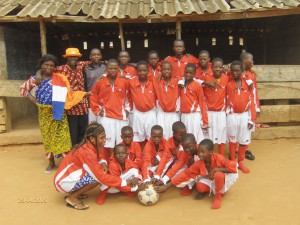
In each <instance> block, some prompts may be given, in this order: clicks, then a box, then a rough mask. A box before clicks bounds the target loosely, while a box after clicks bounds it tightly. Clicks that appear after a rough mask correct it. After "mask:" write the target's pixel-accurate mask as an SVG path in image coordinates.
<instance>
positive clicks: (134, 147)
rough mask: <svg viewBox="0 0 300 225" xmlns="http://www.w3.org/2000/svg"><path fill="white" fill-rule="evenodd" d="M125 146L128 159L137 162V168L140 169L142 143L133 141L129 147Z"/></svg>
mask: <svg viewBox="0 0 300 225" xmlns="http://www.w3.org/2000/svg"><path fill="white" fill-rule="evenodd" d="M120 144H123V145H125V143H124V142H121V143H120ZM125 146H126V149H127V153H128V159H130V160H131V161H132V162H133V163H135V168H138V169H139V168H140V167H141V165H142V149H141V146H140V144H139V143H137V142H134V141H132V142H131V143H130V146H129V147H128V146H127V145H125Z"/></svg>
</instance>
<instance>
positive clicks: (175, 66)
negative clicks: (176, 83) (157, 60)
mask: <svg viewBox="0 0 300 225" xmlns="http://www.w3.org/2000/svg"><path fill="white" fill-rule="evenodd" d="M165 61H167V62H169V63H171V65H172V77H177V78H179V79H181V78H182V77H184V70H185V67H186V65H187V64H188V63H193V64H195V65H196V66H198V64H199V59H197V58H196V57H194V56H192V55H183V57H182V58H181V59H178V58H176V57H175V56H168V57H167V58H165Z"/></svg>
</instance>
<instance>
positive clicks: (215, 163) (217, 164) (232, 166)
mask: <svg viewBox="0 0 300 225" xmlns="http://www.w3.org/2000/svg"><path fill="white" fill-rule="evenodd" d="M236 166H237V164H236V161H231V160H228V159H226V158H225V157H224V156H222V155H220V154H217V153H213V154H212V156H211V166H210V170H209V171H211V170H213V169H214V168H225V169H227V170H228V171H229V172H230V173H236V172H237V171H236ZM206 175H207V169H206V167H205V163H204V161H202V160H199V161H196V162H195V163H194V164H193V165H191V166H190V167H189V168H187V169H186V170H184V171H183V172H182V173H181V174H179V175H178V176H177V177H175V178H173V179H172V180H171V182H172V184H174V185H175V186H177V185H179V184H181V183H183V182H186V181H189V180H190V179H196V178H198V177H201V176H206Z"/></svg>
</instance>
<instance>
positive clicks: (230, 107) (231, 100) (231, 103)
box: [226, 77, 256, 122]
mask: <svg viewBox="0 0 300 225" xmlns="http://www.w3.org/2000/svg"><path fill="white" fill-rule="evenodd" d="M241 81H242V85H241V88H239V87H238V86H237V84H236V82H235V80H234V79H231V80H230V81H229V82H228V84H227V110H226V112H227V113H228V114H230V113H244V112H250V113H251V120H252V122H255V120H256V112H255V107H254V100H253V93H252V90H250V88H249V86H248V85H247V83H246V80H245V79H244V78H243V77H242V78H241Z"/></svg>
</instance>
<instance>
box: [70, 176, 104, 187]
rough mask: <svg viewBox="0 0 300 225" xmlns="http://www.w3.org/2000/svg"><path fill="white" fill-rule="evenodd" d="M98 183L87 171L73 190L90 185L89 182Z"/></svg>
mask: <svg viewBox="0 0 300 225" xmlns="http://www.w3.org/2000/svg"><path fill="white" fill-rule="evenodd" d="M95 183H98V181H96V180H95V179H94V178H92V177H91V175H90V174H89V173H86V174H85V175H84V176H83V177H82V178H80V180H79V181H77V183H76V184H75V186H74V187H73V188H72V190H71V191H77V190H79V189H80V188H82V187H84V186H86V185H88V184H95Z"/></svg>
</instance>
